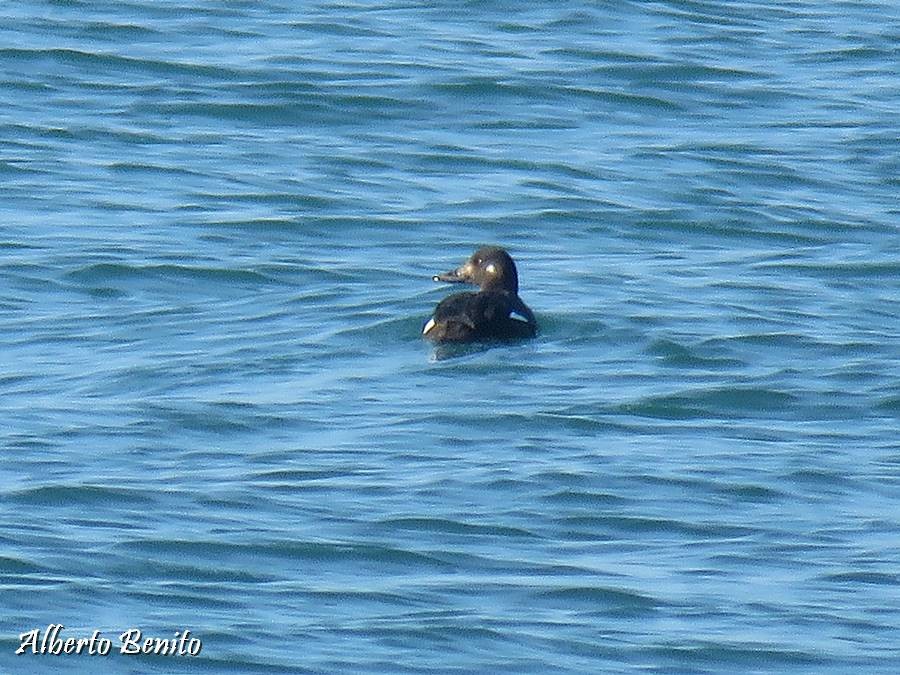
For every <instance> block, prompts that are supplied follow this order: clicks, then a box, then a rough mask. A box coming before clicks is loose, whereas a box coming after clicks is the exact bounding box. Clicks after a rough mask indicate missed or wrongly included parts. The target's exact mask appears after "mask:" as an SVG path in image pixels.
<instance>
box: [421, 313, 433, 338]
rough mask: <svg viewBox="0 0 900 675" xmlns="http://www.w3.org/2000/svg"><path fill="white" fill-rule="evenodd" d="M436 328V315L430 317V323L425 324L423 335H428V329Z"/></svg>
mask: <svg viewBox="0 0 900 675" xmlns="http://www.w3.org/2000/svg"><path fill="white" fill-rule="evenodd" d="M432 328H434V317H431V318H430V319H428V323H426V324H425V328H423V329H422V335H428V331H430V330H431V329H432Z"/></svg>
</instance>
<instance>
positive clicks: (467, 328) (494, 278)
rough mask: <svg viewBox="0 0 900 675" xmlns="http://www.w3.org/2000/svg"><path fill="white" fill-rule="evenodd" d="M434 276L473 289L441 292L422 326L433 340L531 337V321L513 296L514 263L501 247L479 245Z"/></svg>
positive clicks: (533, 326) (516, 286) (515, 281)
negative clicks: (442, 295)
mask: <svg viewBox="0 0 900 675" xmlns="http://www.w3.org/2000/svg"><path fill="white" fill-rule="evenodd" d="M433 279H434V280H435V281H445V282H449V283H469V284H474V285H476V286H479V289H480V290H479V291H478V292H465V293H455V294H454V295H451V296H449V297H446V298H444V299H443V300H442V301H441V302H440V303H438V306H437V307H436V308H435V310H434V316H432V317H431V319H429V321H428V323H426V324H425V327H424V328H423V330H422V334H423V335H424V336H425V338H427V339H429V340H431V341H433V342H474V341H479V340H515V339H522V338H530V337H534V336H535V335H536V334H537V321H536V320H535V318H534V314H533V313H532V311H531V310H530V309H529V308H528V306H527V305H526V304H525V303H524V302H522V299H521V298H520V297H519V292H518V291H519V280H518V273H517V271H516V266H515V263H514V262H513V260H512V258H511V257H510V255H509V254H508V253H507V252H506V251H504V250H503V249H502V248H498V247H495V246H487V247H484V248H480V249H478V250H477V251H475V253H473V254H472V256H471V257H470V258H469V259H468V260H467V261H466V262H465V263H464V264H463V265H462V267H460V268H458V269H456V270H451V271H450V272H445V273H444V274H438V275H435V276H434V277H433Z"/></svg>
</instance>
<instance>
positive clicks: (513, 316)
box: [509, 310, 528, 323]
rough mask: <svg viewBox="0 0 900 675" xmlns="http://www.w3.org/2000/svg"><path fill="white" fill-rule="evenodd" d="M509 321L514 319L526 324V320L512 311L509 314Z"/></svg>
mask: <svg viewBox="0 0 900 675" xmlns="http://www.w3.org/2000/svg"><path fill="white" fill-rule="evenodd" d="M509 318H510V319H515V320H516V321H522V322H524V323H528V319H527V318H525V317H524V316H522V315H521V314H519V313H518V312H517V311H516V310H513V311H511V312H510V313H509Z"/></svg>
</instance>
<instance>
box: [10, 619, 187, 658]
mask: <svg viewBox="0 0 900 675" xmlns="http://www.w3.org/2000/svg"><path fill="white" fill-rule="evenodd" d="M64 628H65V626H63V625H62V624H61V623H51V624H50V625H49V626H47V629H46V630H45V631H43V632H41V629H40V628H35V629H33V630H30V631H28V632H27V633H22V634H21V635H19V640H20V641H21V642H20V644H19V648H18V649H17V650H16V654H87V655H89V656H106V655H107V654H109V653H110V650H112V648H113V642H112V640H110V639H109V638H106V637H103V635H101V633H100V631H99V630H95V631H94V632H93V633H91V636H90V637H63V636H62V635H61V633H62V631H63V629H64ZM116 646H117V648H118V652H119V653H120V654H159V655H161V656H197V655H198V654H199V653H200V650H201V649H203V643H202V642H201V641H200V639H199V638H195V637H191V631H189V630H181V631H179V630H177V631H175V636H174V637H171V638H158V637H144V636H143V635H142V634H141V631H140V629H138V628H129V629H128V630H126V631H124V632H123V633H122V634H120V635H119V642H118V644H117V645H116Z"/></svg>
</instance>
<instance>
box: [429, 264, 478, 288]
mask: <svg viewBox="0 0 900 675" xmlns="http://www.w3.org/2000/svg"><path fill="white" fill-rule="evenodd" d="M431 279H432V281H443V282H445V283H448V284H470V283H472V270H471V269H470V267H469V265H463V266H462V267H460V268H459V269H455V270H450V271H449V272H444V273H443V274H435V275H434V276H433V277H431Z"/></svg>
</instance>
